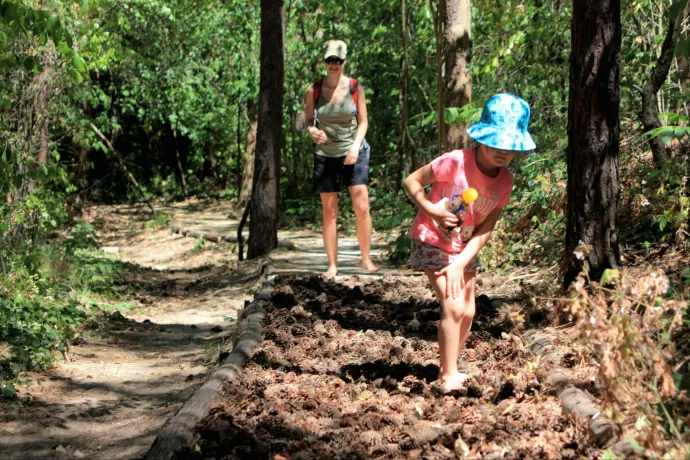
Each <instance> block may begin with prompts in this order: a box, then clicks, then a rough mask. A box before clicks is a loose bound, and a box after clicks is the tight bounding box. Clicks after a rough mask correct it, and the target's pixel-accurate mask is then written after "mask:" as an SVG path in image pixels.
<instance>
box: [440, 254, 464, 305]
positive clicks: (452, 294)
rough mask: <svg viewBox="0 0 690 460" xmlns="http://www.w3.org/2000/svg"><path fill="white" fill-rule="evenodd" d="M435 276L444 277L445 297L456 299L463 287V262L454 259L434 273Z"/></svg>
mask: <svg viewBox="0 0 690 460" xmlns="http://www.w3.org/2000/svg"><path fill="white" fill-rule="evenodd" d="M434 274H435V275H436V276H441V275H445V277H446V298H453V299H457V298H458V297H460V296H461V295H462V290H463V289H464V288H465V264H464V263H462V262H460V261H458V260H456V261H455V262H453V263H452V264H450V265H446V266H445V267H443V268H442V269H441V270H439V271H437V272H436V273H434Z"/></svg>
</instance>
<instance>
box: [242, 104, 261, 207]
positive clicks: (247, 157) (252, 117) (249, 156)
mask: <svg viewBox="0 0 690 460" xmlns="http://www.w3.org/2000/svg"><path fill="white" fill-rule="evenodd" d="M258 116H259V115H258V113H257V112H256V108H255V107H254V104H253V103H251V102H250V103H248V104H247V117H248V118H247V120H248V123H247V137H246V140H245V147H244V168H243V170H242V186H241V187H240V199H239V202H238V205H239V207H244V206H245V205H246V204H247V203H248V202H249V199H250V198H251V197H252V181H253V179H254V151H255V150H256V129H257V124H258Z"/></svg>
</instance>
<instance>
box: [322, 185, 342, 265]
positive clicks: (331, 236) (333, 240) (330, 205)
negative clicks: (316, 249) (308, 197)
mask: <svg viewBox="0 0 690 460" xmlns="http://www.w3.org/2000/svg"><path fill="white" fill-rule="evenodd" d="M320 195H321V210H322V214H323V225H322V227H321V234H322V235H323V246H324V248H325V249H326V255H327V256H328V270H326V271H325V272H324V273H323V275H322V276H323V277H325V278H332V277H334V276H335V275H337V274H338V231H337V218H338V193H337V192H329V193H321V194H320Z"/></svg>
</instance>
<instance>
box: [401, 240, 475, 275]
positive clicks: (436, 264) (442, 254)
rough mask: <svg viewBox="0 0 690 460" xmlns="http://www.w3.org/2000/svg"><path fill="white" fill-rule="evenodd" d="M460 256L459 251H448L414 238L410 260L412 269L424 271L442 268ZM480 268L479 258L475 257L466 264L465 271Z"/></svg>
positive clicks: (473, 270)
mask: <svg viewBox="0 0 690 460" xmlns="http://www.w3.org/2000/svg"><path fill="white" fill-rule="evenodd" d="M459 256H460V253H459V252H446V251H444V250H443V249H439V248H437V247H436V246H432V245H430V244H425V243H422V242H421V241H417V240H412V252H411V253H410V261H411V262H412V269H413V270H419V271H423V270H426V269H431V270H440V269H442V268H443V267H446V266H448V265H450V264H451V263H453V261H454V260H455V259H456V258H458V257H459ZM478 269H479V259H478V258H477V257H475V258H474V259H472V260H471V261H470V263H469V264H467V265H466V266H465V272H476V271H477V270H478Z"/></svg>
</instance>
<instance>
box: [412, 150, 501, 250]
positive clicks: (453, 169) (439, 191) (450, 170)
mask: <svg viewBox="0 0 690 460" xmlns="http://www.w3.org/2000/svg"><path fill="white" fill-rule="evenodd" d="M474 150H475V149H473V148H469V149H464V150H454V151H452V152H448V153H446V154H444V155H442V156H440V157H438V158H436V159H435V160H434V161H432V162H431V169H432V170H433V171H434V175H435V176H436V182H435V183H434V185H433V186H432V187H431V191H430V192H429V195H428V196H427V199H428V200H429V201H431V202H432V203H438V202H439V201H441V199H443V197H447V198H451V197H452V196H453V195H457V194H460V193H462V192H463V191H465V190H466V189H468V188H470V187H473V188H475V189H476V190H477V192H478V194H479V197H478V198H477V201H475V202H474V203H472V204H470V205H469V208H468V211H467V215H466V217H465V221H464V223H463V226H462V231H463V234H465V235H471V234H472V233H473V231H474V228H475V227H476V226H478V225H479V224H481V223H482V222H484V219H486V217H487V216H488V215H489V214H490V213H491V211H493V210H494V209H496V208H504V207H505V206H506V205H507V204H508V200H509V199H510V191H511V190H512V189H513V174H512V173H511V172H510V171H508V169H507V168H504V167H502V168H501V169H500V170H499V172H498V176H496V177H488V176H485V175H484V174H483V173H482V172H481V171H479V168H477V163H476V162H475V158H474V154H475V152H474ZM410 237H411V238H412V239H414V240H418V241H421V242H422V243H425V244H430V245H432V246H436V247H437V248H440V249H443V250H444V251H446V252H461V251H462V250H463V248H464V247H465V244H464V243H461V242H458V241H453V240H450V241H449V240H447V239H446V238H445V237H444V236H443V234H442V232H441V230H440V229H439V228H438V226H437V225H436V223H435V222H434V220H433V219H432V218H431V217H429V216H427V215H426V214H425V213H424V212H422V211H421V210H420V211H419V213H417V217H416V218H415V220H414V221H413V222H412V229H411V230H410ZM468 239H469V238H468Z"/></svg>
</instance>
